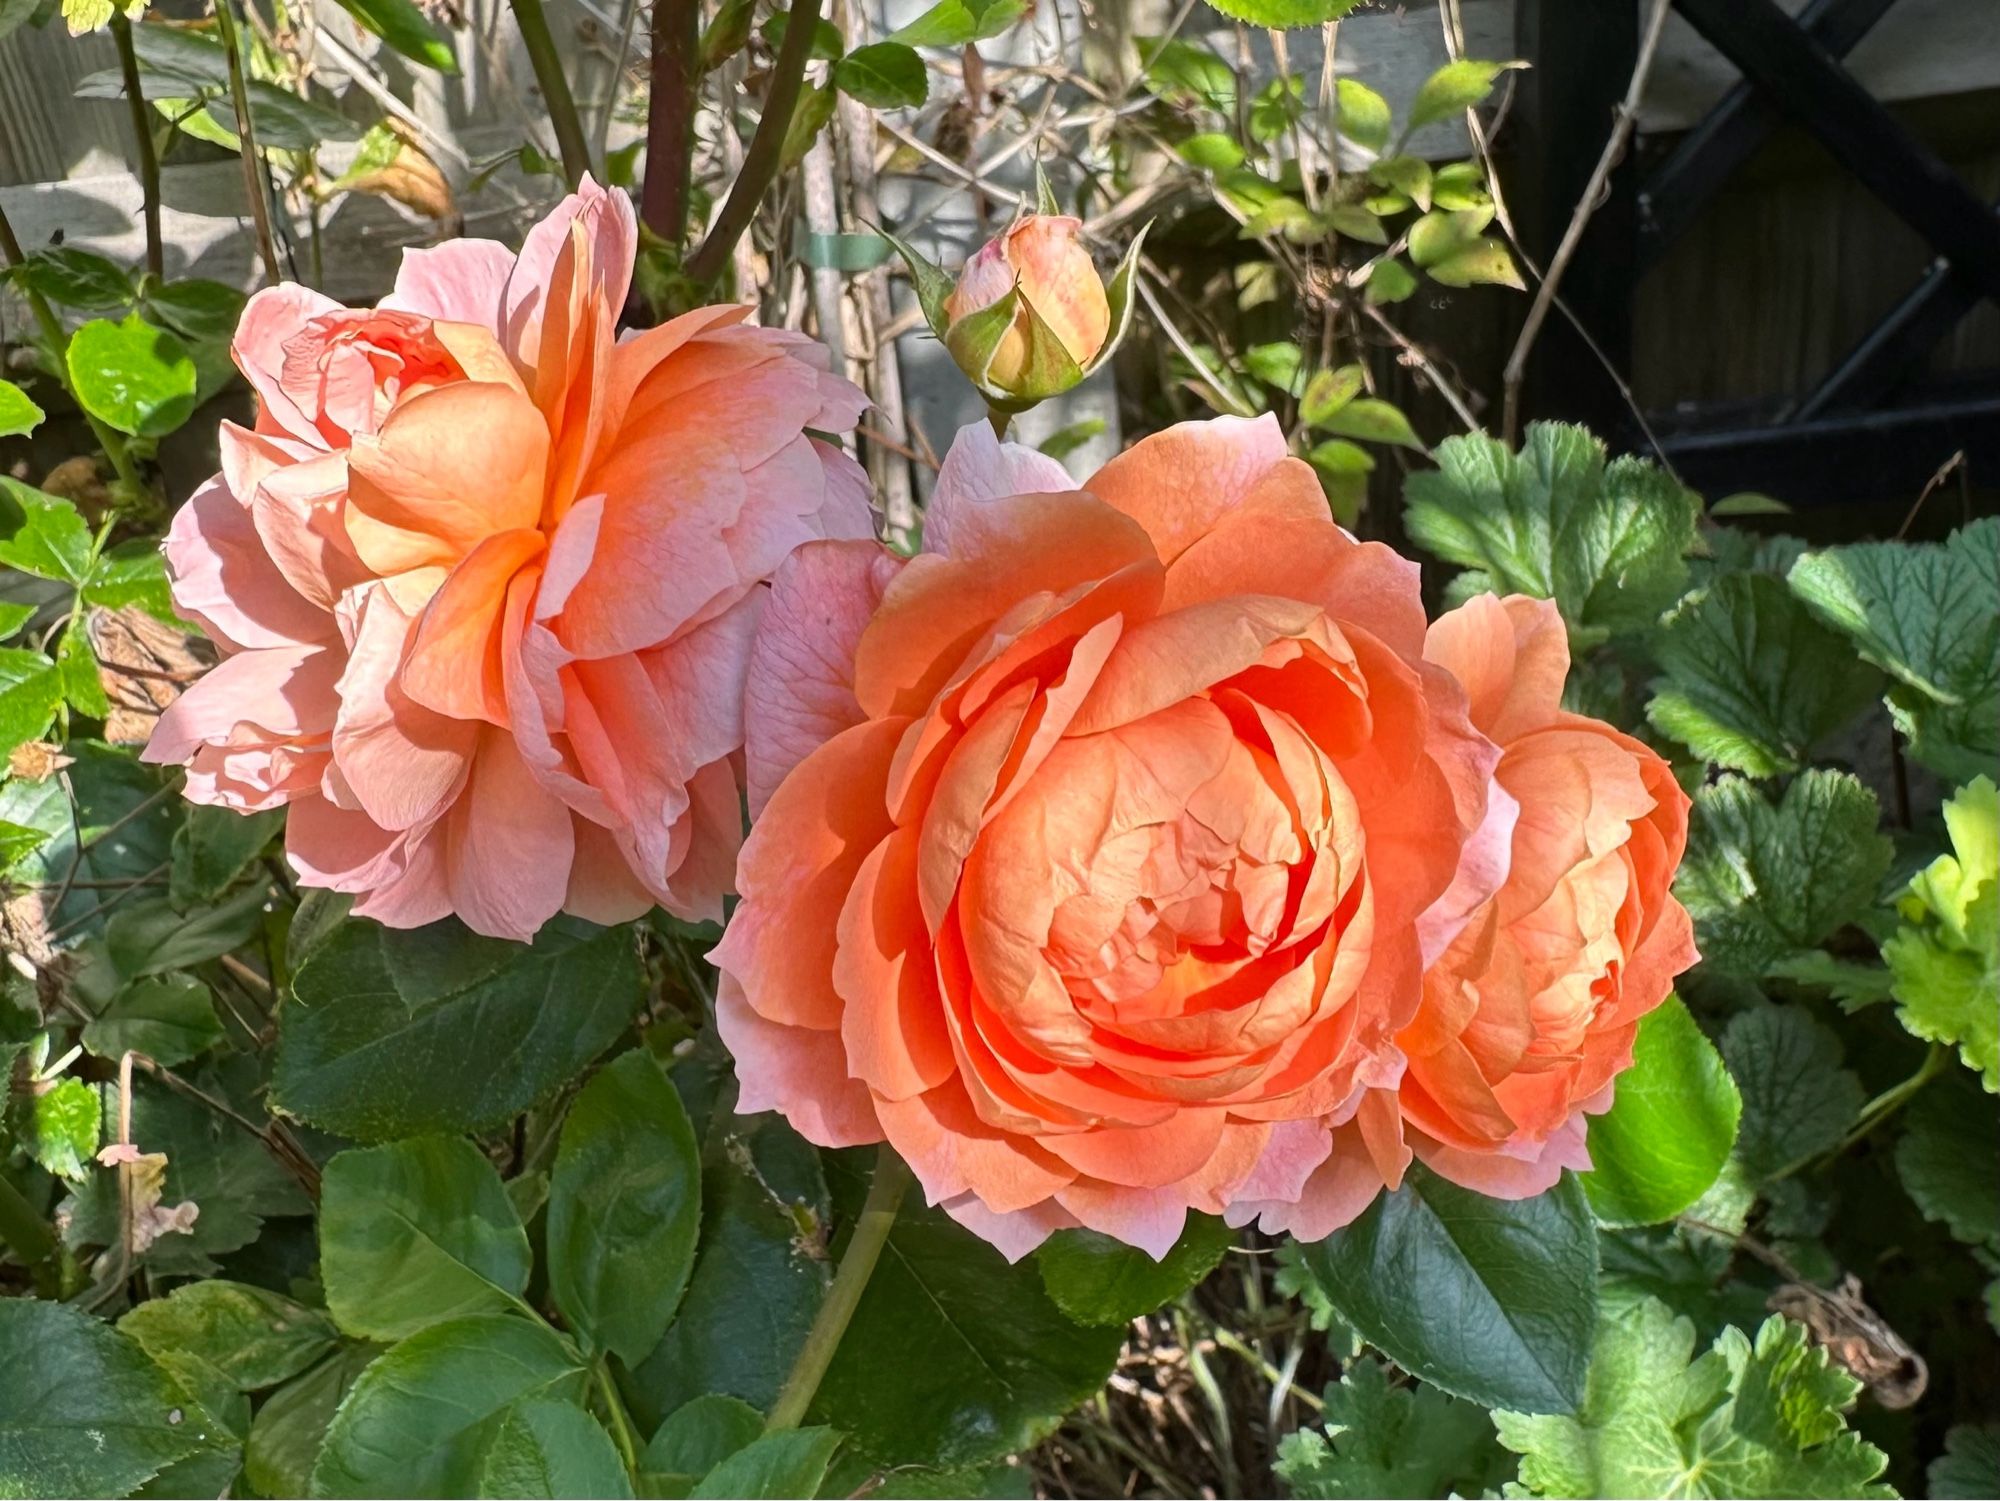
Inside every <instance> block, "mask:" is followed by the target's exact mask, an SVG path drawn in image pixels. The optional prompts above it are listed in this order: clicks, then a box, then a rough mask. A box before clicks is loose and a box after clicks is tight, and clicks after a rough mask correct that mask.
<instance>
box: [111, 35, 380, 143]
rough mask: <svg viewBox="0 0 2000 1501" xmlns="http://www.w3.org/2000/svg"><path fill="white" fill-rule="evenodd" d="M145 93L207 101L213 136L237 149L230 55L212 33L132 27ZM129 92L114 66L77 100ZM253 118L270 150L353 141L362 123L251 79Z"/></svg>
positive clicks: (260, 140)
mask: <svg viewBox="0 0 2000 1501" xmlns="http://www.w3.org/2000/svg"><path fill="white" fill-rule="evenodd" d="M132 42H133V45H134V47H135V49H136V50H137V52H138V54H139V72H140V77H141V81H142V82H143V83H144V85H145V88H146V97H147V98H148V99H151V100H155V101H160V100H166V99H170V98H182V99H206V100H209V101H210V103H209V105H208V113H207V116H206V119H207V121H208V122H210V123H212V125H213V126H214V129H213V130H212V131H210V132H209V133H208V135H209V138H210V139H215V140H219V141H220V142H221V143H222V144H224V145H225V146H226V148H227V149H228V150H231V151H234V150H235V149H236V135H235V130H236V115H235V111H234V109H233V107H232V106H231V104H230V101H229V56H228V54H227V53H226V52H224V51H223V48H222V44H221V43H220V42H218V41H216V40H215V39H214V38H213V37H211V36H208V35H204V34H203V33H200V32H197V31H193V30H189V29H187V28H185V27H180V26H173V25H167V24H163V23H161V22H157V21H148V22H144V23H142V24H140V25H137V26H134V27H133V28H132ZM124 91H125V88H124V80H123V79H122V78H121V77H120V76H119V74H118V71H117V70H116V69H112V70H111V71H109V72H108V73H101V74H93V75H91V76H90V77H89V78H86V79H84V80H83V81H82V82H81V83H79V84H78V85H77V87H76V96H77V97H78V98H79V99H115V98H118V97H119V96H120V95H122V94H123V93H124ZM247 92H248V94H249V99H250V118H251V122H252V123H253V124H254V125H255V126H256V129H257V144H258V145H259V146H261V147H264V148H266V149H270V148H274V147H275V148H277V149H279V150H283V151H311V150H314V149H316V148H317V147H319V146H322V145H324V144H326V143H327V142H329V141H353V140H358V139H359V138H360V136H361V126H360V125H358V124H356V123H355V122H354V121H352V120H350V119H348V118H347V117H346V116H345V115H343V114H340V113H338V112H337V111H334V110H331V109H328V108H327V107H326V106H324V105H322V104H316V103H314V102H313V101H312V100H311V99H302V98H300V97H299V96H298V95H296V94H292V93H289V92H287V91H286V90H284V89H281V88H279V87H278V86H277V85H276V84H273V83H267V82H265V81H264V80H262V79H257V78H253V79H250V80H249V81H248V89H247Z"/></svg>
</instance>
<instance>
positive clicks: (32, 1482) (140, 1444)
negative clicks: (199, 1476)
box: [0, 1298, 226, 1496]
mask: <svg viewBox="0 0 2000 1501" xmlns="http://www.w3.org/2000/svg"><path fill="white" fill-rule="evenodd" d="M0 1350H4V1351H6V1357H7V1358H6V1359H5V1360H0V1482H4V1484H5V1485H6V1487H7V1489H8V1490H10V1491H13V1492H15V1493H16V1494H19V1495H23V1496H126V1495H130V1494H131V1493H132V1492H133V1491H135V1490H137V1489H138V1488H139V1487H140V1486H141V1485H143V1484H145V1482H147V1481H148V1480H150V1479H152V1478H153V1477H154V1476H155V1475H158V1474H159V1473H160V1472H161V1471H162V1470H164V1469H166V1468H167V1467H168V1466H169V1465H172V1464H174V1463H176V1462H178V1461H180V1460H184V1459H187V1458H189V1457H191V1456H193V1455H196V1454H199V1453H201V1452H202V1451H203V1450H205V1449H209V1448H214V1447H218V1446H221V1445H223V1444H225V1443H226V1438H225V1436H224V1435H222V1434H220V1433H217V1432H216V1431H214V1430H213V1429H212V1428H211V1427H210V1426H209V1425H208V1423H207V1422H206V1421H205V1419H204V1416H203V1414H202V1413H201V1412H200V1411H199V1410H197V1409H194V1408H192V1407H191V1406H190V1404H189V1402H188V1399H187V1396H186V1394H185V1393H184V1392H182V1391H181V1390H180V1388H179V1387H178V1386H176V1385H175V1383H174V1381H173V1380H172V1378H170V1377H169V1376H168V1375H167V1373H166V1372H164V1371H162V1370H161V1369H160V1368H159V1367H158V1366H156V1365H155V1364H154V1363H153V1362H152V1361H151V1360H150V1359H149V1358H148V1357H147V1355H146V1352H145V1351H144V1350H143V1349H142V1348H140V1346H139V1345H138V1344H136V1343H135V1342H133V1341H132V1340H130V1339H127V1338H126V1337H125V1336H124V1335H122V1334H120V1333H119V1332H117V1331H116V1330H114V1329H112V1328H110V1327H109V1326H108V1325H106V1324H103V1323H101V1322H99V1321H98V1320H96V1319H94V1318H92V1317H90V1316H89V1315H88V1314H85V1313H80V1312H78V1311H77V1310H75V1309H73V1308H68V1307H64V1306H63V1305H61V1304H59V1303H45V1302H40V1301H37V1300H35V1299H31V1298H5V1299H0Z"/></svg>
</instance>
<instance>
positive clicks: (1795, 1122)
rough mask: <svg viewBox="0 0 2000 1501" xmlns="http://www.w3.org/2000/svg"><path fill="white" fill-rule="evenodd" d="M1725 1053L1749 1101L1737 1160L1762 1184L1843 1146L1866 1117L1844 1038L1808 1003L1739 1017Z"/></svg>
mask: <svg viewBox="0 0 2000 1501" xmlns="http://www.w3.org/2000/svg"><path fill="white" fill-rule="evenodd" d="M1722 1056H1723V1058H1724V1059H1726V1060H1727V1061H1728V1064H1729V1074H1730V1077H1731V1078H1733V1079H1734V1080H1735V1081H1736V1087H1737V1089H1738V1090H1740V1091H1741V1092H1742V1097H1743V1124H1742V1127H1741V1129H1740V1131H1739V1132H1738V1134H1737V1139H1736V1155H1737V1158H1738V1160H1740V1161H1741V1162H1742V1164H1743V1167H1744V1169H1745V1171H1746V1172H1748V1173H1749V1175H1750V1177H1751V1178H1752V1180H1754V1181H1757V1182H1763V1181H1765V1180H1767V1179H1771V1178H1779V1177H1783V1176H1784V1175H1785V1174H1786V1173H1787V1172H1789V1171H1791V1170H1792V1169H1794V1168H1797V1167H1800V1166H1802V1165H1803V1164H1805V1163H1807V1162H1810V1161H1811V1160H1812V1159H1813V1158H1815V1157H1817V1156H1818V1155H1819V1154H1820V1153H1822V1152H1826V1151H1830V1150H1831V1149H1832V1148H1834V1147H1836V1146H1838V1145H1839V1144H1840V1140H1841V1138H1842V1137H1843V1136H1845V1135H1846V1134H1847V1130H1848V1128H1849V1127H1850V1126H1852V1125H1853V1124H1854V1119H1855V1117H1856V1116H1857V1115H1858V1114H1859V1113H1860V1110H1861V1101H1862V1090H1861V1081H1860V1080H1859V1079H1857V1078H1855V1076H1854V1075H1853V1074H1851V1073H1849V1072H1848V1071H1847V1070H1846V1069H1844V1068H1842V1067H1841V1066H1840V1065H1841V1054H1840V1039H1839V1038H1838V1037H1836V1036H1835V1035H1834V1034H1833V1033H1832V1032H1831V1031H1829V1030H1828V1029H1827V1028H1825V1027H1823V1026H1821V1025H1820V1024H1819V1023H1818V1022H1816V1021H1814V1020H1813V1018H1812V1016H1811V1015H1810V1014H1809V1013H1808V1012H1807V1010H1806V1009H1805V1007H1803V1006H1799V1005H1791V1006H1754V1007H1752V1008H1750V1009H1749V1010H1747V1011H1742V1012H1739V1013H1737V1015H1736V1016H1734V1017H1732V1018H1731V1019H1730V1023H1729V1025H1728V1027H1727V1028H1725V1029H1724V1031H1723V1034H1722Z"/></svg>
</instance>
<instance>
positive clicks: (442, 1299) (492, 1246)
mask: <svg viewBox="0 0 2000 1501" xmlns="http://www.w3.org/2000/svg"><path fill="white" fill-rule="evenodd" d="M319 1234H320V1276H321V1278H322V1280H323V1281H324V1282H325V1284H326V1305H327V1308H328V1309H329V1310H331V1312H332V1314H333V1317H334V1320H335V1322H337V1323H338V1324H339V1325H340V1327H341V1328H342V1329H343V1330H345V1331H346V1332H347V1333H349V1334H356V1335H362V1336H365V1337H367V1338H371V1339H383V1340H390V1339H399V1338H401V1337H402V1336H404V1335H406V1334H413V1333H415V1332H416V1331H417V1330H419V1329H422V1328H425V1327H426V1326H428V1325H431V1324H439V1323H443V1322H444V1321H445V1320H447V1319H458V1318H463V1317H466V1316H468V1315H471V1314H480V1313H497V1312H500V1311H502V1310H504V1309H508V1308H514V1307H518V1306H519V1304H520V1294H521V1293H522V1291H523V1290H524V1289H526V1287H527V1285H528V1272H529V1270H530V1267H531V1265H532V1255H531V1253H530V1251H529V1249H528V1236H527V1232H526V1231H525V1230H523V1229H522V1228H521V1222H520V1220H519V1219H518V1218H517V1217H516V1215H515V1213H514V1206H513V1203H512V1202H511V1201H510V1200H509V1199H508V1197H507V1191H506V1189H504V1188H502V1187H501V1186H500V1175H499V1174H498V1173H497V1172H495V1171H494V1169H493V1164H492V1163H490V1162H488V1161H487V1160H486V1158H485V1157H484V1156H483V1155H482V1154H481V1153H480V1152H479V1150H478V1149H477V1148H476V1147H474V1146H473V1145H472V1144H471V1143H470V1142H468V1141H465V1140H463V1139H461V1138H458V1137H445V1136H420V1137H414V1138H412V1139H411V1140H408V1141H398V1142H392V1143H390V1144H389V1145H387V1146H381V1147H370V1148H367V1149H365V1150H355V1151H348V1152H342V1153H341V1154H340V1155H339V1156H338V1157H336V1158H334V1159H333V1161H331V1162H329V1163H328V1164H327V1166H326V1177H325V1182H324V1184H323V1186H322V1189H321V1197H320V1225H319Z"/></svg>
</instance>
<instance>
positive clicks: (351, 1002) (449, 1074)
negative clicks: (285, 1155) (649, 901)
mask: <svg viewBox="0 0 2000 1501" xmlns="http://www.w3.org/2000/svg"><path fill="white" fill-rule="evenodd" d="M644 994H645V992H644V986H643V984H642V977H641V975H640V972H639V963H638V956H637V954H636V953H635V952H634V950H633V946H632V936H631V934H629V933H627V932H625V931H624V930H622V929H617V928H613V929H608V930H603V931H593V930H590V929H588V928H587V927H586V925H583V924H579V923H575V922H572V921H569V920H566V919H565V920H558V921H557V922H553V923H551V924H549V926H548V927H546V928H544V929H543V930H542V933H541V935H540V936H539V937H538V938H537V939H536V940H535V943H534V945H533V947H532V948H529V947H526V946H524V945H521V944H513V943H506V942H503V941H501V940H498V939H482V938H476V937H474V936H473V935H472V934H470V933H468V932H467V931H466V930H465V929H464V928H463V927H461V926H459V925H458V924H457V923H456V922H452V921H446V922H442V923H434V924H432V925H431V926H430V927H428V928H418V929H413V930H409V931H396V930H393V929H388V928H383V927H379V926H377V925H376V924H374V923H370V922H361V921H349V922H347V923H344V924H343V925H342V926H340V927H339V928H337V929H335V930H334V932H333V933H332V934H331V935H330V936H329V937H327V938H326V939H325V940H323V941H322V943H321V944H320V946H319V947H318V948H316V949H315V950H314V951H313V953H312V955H311V957H310V958H308V959H307V960H306V962H305V964H304V965H303V966H302V967H301V968H300V970H299V972H298V974H297V976H296V977H295V979H294V982H293V998H292V1000H290V1001H289V1002H287V1003H286V1005H285V1007H284V1010H283V1012H282V1015H281V1019H280V1033H279V1043H278V1058H277V1065H276V1071H275V1073H274V1074H273V1077H272V1096H273V1100H274V1102H275V1103H276V1104H278V1105H279V1106H280V1107H281V1108H283V1109H284V1110H286V1111H288V1112H290V1113H291V1114H293V1115H296V1116H299V1117H301V1118H302V1119H305V1120H309V1121H312V1122H313V1123H314V1124H316V1125H320V1126H323V1127H325V1128H327V1129H329V1130H333V1131H339V1132H341V1133H343V1134H344V1135H348V1136H353V1137H358V1138H360V1139H362V1140H364V1141H366V1140H381V1139H383V1138H386V1137H393V1136H410V1135H416V1134H419V1133H421V1132H425V1131H461V1130H478V1129H481V1128H484V1127H488V1126H493V1125H497V1124H499V1123H500V1122H501V1121H504V1120H506V1119H508V1118H509V1117H511V1116H513V1115H514V1114H515V1113H516V1112H518V1111H521V1110H524V1109H526V1108H527V1107H528V1106H529V1105H532V1104H534V1103H535V1102H536V1101H537V1100H540V1099H543V1098H544V1097H546V1096H547V1095H548V1094H549V1093H550V1092H551V1091H553V1090H554V1089H555V1088H556V1087H557V1085H559V1084H561V1083H562V1082H563V1081H564V1080H565V1079H568V1078H570V1077H572V1076H573V1075H575V1074H576V1073H577V1072H578V1070H580V1069H581V1068H582V1067H583V1065H584V1064H586V1063H588V1062H589V1061H590V1060H591V1059H592V1058H594V1057H596V1056H597V1055H598V1054H599V1053H601V1052H603V1051H604V1049H605V1048H607V1047H608V1046H610V1044H611V1042H612V1041H613V1039H615V1038H616V1037H617V1035H618V1034H619V1032H620V1031H622V1030H623V1029H624V1027H625V1023H626V1022H627V1021H628V1020H629V1019H630V1018H631V1016H632V1013H633V1012H634V1011H636V1010H637V1009H638V1007H639V1004H640V1002H641V1001H642V1000H643V999H644Z"/></svg>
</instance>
